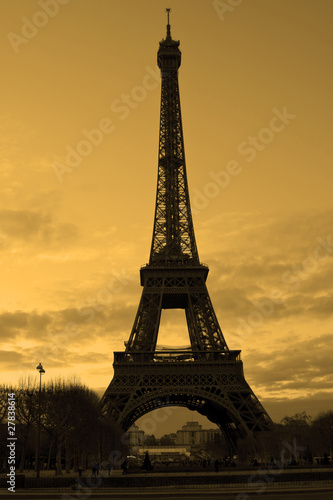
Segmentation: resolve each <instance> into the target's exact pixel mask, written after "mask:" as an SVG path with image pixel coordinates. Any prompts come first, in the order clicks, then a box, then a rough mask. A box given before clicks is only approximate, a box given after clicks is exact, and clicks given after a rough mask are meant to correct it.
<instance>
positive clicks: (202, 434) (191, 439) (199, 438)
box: [176, 422, 221, 446]
mask: <svg viewBox="0 0 333 500" xmlns="http://www.w3.org/2000/svg"><path fill="white" fill-rule="evenodd" d="M220 435H221V431H220V430H219V429H203V428H202V425H200V424H198V422H187V424H186V425H183V427H182V430H180V431H177V439H176V443H177V444H178V445H185V446H193V445H198V444H206V443H209V442H210V441H214V439H215V436H220Z"/></svg>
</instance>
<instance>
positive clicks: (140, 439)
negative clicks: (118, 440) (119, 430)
mask: <svg viewBox="0 0 333 500" xmlns="http://www.w3.org/2000/svg"><path fill="white" fill-rule="evenodd" d="M127 434H128V436H129V442H128V444H129V445H130V446H143V444H144V441H145V433H144V431H141V430H140V429H139V427H138V426H137V425H135V424H133V425H132V426H131V427H130V428H129V429H128V431H127Z"/></svg>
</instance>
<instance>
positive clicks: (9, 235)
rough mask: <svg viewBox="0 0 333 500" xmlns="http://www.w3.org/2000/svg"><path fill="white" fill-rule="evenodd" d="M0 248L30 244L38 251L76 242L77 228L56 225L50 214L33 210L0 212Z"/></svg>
mask: <svg viewBox="0 0 333 500" xmlns="http://www.w3.org/2000/svg"><path fill="white" fill-rule="evenodd" d="M0 234H1V240H0V242H1V246H2V247H3V248H7V247H9V246H10V245H11V244H13V243H14V242H21V243H28V242H29V243H32V244H35V245H36V246H37V247H38V249H39V250H40V249H41V248H40V245H41V244H42V245H43V248H44V247H49V246H51V247H52V248H53V247H57V246H60V245H61V246H63V245H65V244H66V245H68V243H71V242H76V243H77V242H78V237H79V228H78V226H76V225H74V224H69V223H58V222H56V221H54V220H53V219H52V217H51V215H50V214H46V213H43V212H40V211H33V210H0Z"/></svg>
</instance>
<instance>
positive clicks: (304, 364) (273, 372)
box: [245, 333, 333, 396]
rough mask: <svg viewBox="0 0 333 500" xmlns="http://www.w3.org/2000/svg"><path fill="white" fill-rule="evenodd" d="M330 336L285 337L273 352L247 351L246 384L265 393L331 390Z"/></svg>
mask: <svg viewBox="0 0 333 500" xmlns="http://www.w3.org/2000/svg"><path fill="white" fill-rule="evenodd" d="M332 357H333V335H332V334H331V333H326V334H323V335H319V336H316V337H312V338H308V339H307V340H304V339H302V338H299V337H292V338H290V336H288V337H287V338H286V340H285V342H284V343H280V347H276V348H275V349H274V350H273V349H270V350H267V349H264V350H261V352H260V351H259V350H258V349H248V350H247V353H246V363H245V366H247V367H248V370H247V371H249V372H250V377H249V381H250V385H251V384H254V385H255V386H258V387H260V390H261V391H264V392H265V395H267V394H274V395H280V396H283V395H284V394H285V395H287V394H291V393H295V392H298V391H299V392H300V393H302V394H303V396H306V395H311V394H316V393H317V392H318V391H325V390H327V389H331V388H332V381H333V375H332V362H331V360H332Z"/></svg>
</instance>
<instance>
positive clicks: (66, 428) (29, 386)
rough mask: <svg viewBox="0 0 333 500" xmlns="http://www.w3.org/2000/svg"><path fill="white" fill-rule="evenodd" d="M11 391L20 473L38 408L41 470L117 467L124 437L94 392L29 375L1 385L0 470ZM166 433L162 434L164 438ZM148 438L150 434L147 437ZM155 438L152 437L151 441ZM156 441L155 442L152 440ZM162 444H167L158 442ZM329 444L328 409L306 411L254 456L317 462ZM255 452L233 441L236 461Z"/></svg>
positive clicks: (275, 430) (31, 454)
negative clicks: (15, 384) (39, 380)
mask: <svg viewBox="0 0 333 500" xmlns="http://www.w3.org/2000/svg"><path fill="white" fill-rule="evenodd" d="M8 393H15V401H16V437H17V455H16V468H17V470H18V471H19V472H23V470H25V469H33V468H35V466H36V464H35V457H36V443H37V432H38V422H39V411H40V460H41V462H40V464H41V469H42V468H47V469H55V471H56V473H57V474H61V473H62V471H63V470H65V471H67V472H69V471H70V470H74V471H77V470H78V469H79V468H81V469H87V468H89V467H90V466H91V463H92V462H94V461H98V462H99V463H101V464H102V463H103V462H105V463H108V462H111V464H112V466H113V467H115V468H118V467H119V466H120V464H121V462H122V460H123V459H124V457H126V454H127V453H128V451H129V450H128V446H127V437H126V434H125V433H124V432H123V431H122V430H121V428H120V427H119V426H117V424H116V423H115V422H113V421H112V420H111V419H110V418H109V417H108V416H106V415H103V414H102V413H101V408H100V398H99V396H98V395H97V393H96V392H94V391H92V390H91V389H89V388H88V387H86V386H84V385H83V384H81V383H79V382H77V381H75V380H71V381H63V380H55V381H50V382H49V383H47V384H45V385H43V386H42V388H41V390H40V388H39V385H37V384H36V382H34V381H32V380H30V379H28V380H25V381H22V382H21V383H20V385H19V386H18V387H7V386H4V385H3V386H0V457H2V463H1V462H0V470H1V468H2V470H3V472H5V470H6V465H7V464H6V454H7V449H6V444H7V441H6V440H7V437H8V434H7V397H8ZM165 437H167V436H165ZM148 439H149V438H148ZM153 441H154V437H153V436H151V442H149V441H147V442H146V445H148V444H153ZM155 444H156V443H155ZM163 444H166V441H165V443H164V442H163ZM223 448H224V444H223V438H222V437H221V439H220V440H219V439H217V441H216V442H215V443H210V444H209V445H208V447H207V451H211V452H212V454H213V455H216V456H220V457H221V456H222V455H223V454H224V451H225V448H224V449H223ZM332 448H333V411H327V412H323V413H320V414H319V415H318V416H317V417H316V418H314V419H311V417H310V416H309V415H307V413H306V412H302V413H297V414H296V415H294V416H286V417H284V418H283V419H282V421H281V423H279V424H273V427H272V430H271V431H270V432H267V433H261V434H260V435H258V437H257V440H256V450H255V454H256V456H257V457H259V458H260V459H261V461H263V462H265V463H269V461H271V460H273V461H274V460H275V461H279V460H281V457H283V459H284V460H285V463H287V461H289V462H290V463H292V461H293V460H294V461H295V463H305V462H306V463H308V464H312V463H316V462H317V461H318V460H322V459H323V457H325V456H327V457H329V456H330V455H331V454H332ZM253 456H254V449H253V443H252V441H250V440H248V439H241V440H239V442H238V459H237V460H238V461H240V462H248V461H249V460H250V459H251V457H253Z"/></svg>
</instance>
